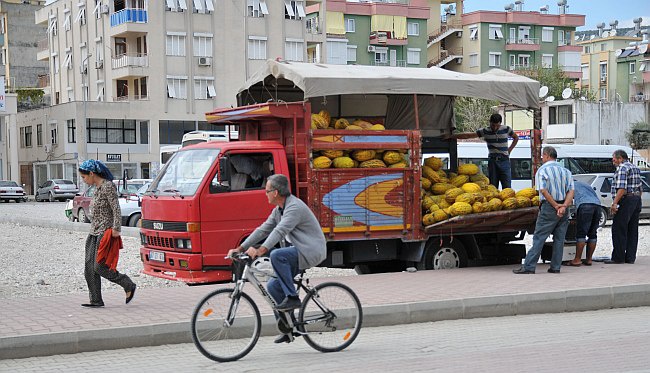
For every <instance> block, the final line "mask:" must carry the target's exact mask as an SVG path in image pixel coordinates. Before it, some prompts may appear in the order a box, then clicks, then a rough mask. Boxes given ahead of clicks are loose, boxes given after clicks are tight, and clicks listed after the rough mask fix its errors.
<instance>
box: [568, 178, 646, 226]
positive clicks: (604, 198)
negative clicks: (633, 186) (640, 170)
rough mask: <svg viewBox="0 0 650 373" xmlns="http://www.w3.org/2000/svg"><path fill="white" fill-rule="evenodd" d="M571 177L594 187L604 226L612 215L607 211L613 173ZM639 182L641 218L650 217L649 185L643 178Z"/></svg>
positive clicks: (610, 198) (601, 224) (609, 203)
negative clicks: (640, 183)
mask: <svg viewBox="0 0 650 373" xmlns="http://www.w3.org/2000/svg"><path fill="white" fill-rule="evenodd" d="M573 179H574V180H579V181H582V182H584V183H587V184H588V185H591V187H592V188H594V190H595V191H596V194H597V195H598V198H599V199H600V207H601V208H600V226H601V227H603V226H605V223H606V222H607V220H608V219H611V218H612V217H613V216H612V215H611V213H610V211H609V207H610V206H611V205H612V191H611V188H612V181H613V180H614V174H609V173H608V174H581V175H573ZM641 182H642V183H643V194H642V195H641V218H650V185H648V183H646V182H645V181H644V180H643V179H642V180H641Z"/></svg>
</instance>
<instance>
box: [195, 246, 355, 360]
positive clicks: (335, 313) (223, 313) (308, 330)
mask: <svg viewBox="0 0 650 373" xmlns="http://www.w3.org/2000/svg"><path fill="white" fill-rule="evenodd" d="M232 259H233V260H234V261H235V262H238V263H241V264H243V268H242V269H241V270H240V271H235V273H236V282H235V287H233V288H225V289H218V290H215V291H213V292H212V293H210V294H208V295H206V296H205V297H204V298H203V299H201V300H200V301H199V303H198V304H197V305H196V307H195V308H194V311H193V313H192V323H191V326H192V340H193V341H194V344H195V345H196V348H197V349H198V350H199V351H200V352H201V353H202V354H203V355H204V356H205V357H207V358H208V359H212V360H215V361H218V362H228V361H235V360H239V359H241V358H243V357H244V356H246V355H247V354H248V353H249V352H251V350H252V349H253V348H254V347H255V344H256V343H257V341H258V339H259V337H260V332H261V317H260V311H259V309H258V307H257V304H256V303H255V301H254V300H253V299H252V298H251V297H250V296H249V295H248V294H246V293H244V285H245V284H246V283H247V282H250V283H251V284H253V285H254V288H255V289H256V290H257V291H258V292H259V293H260V294H261V295H262V297H263V298H264V299H265V300H266V301H267V302H268V303H269V305H270V306H271V308H272V309H273V311H274V313H275V314H276V319H277V326H278V329H279V331H280V332H282V333H284V334H287V335H288V336H289V338H290V341H294V339H295V337H304V338H305V341H306V342H307V344H308V345H309V346H311V347H312V348H314V349H316V350H317V351H320V352H336V351H341V350H343V349H345V348H346V347H348V346H349V345H351V344H352V342H354V340H355V339H356V338H357V336H358V335H359V332H360V330H361V323H362V319H363V311H362V309H361V302H360V301H359V298H358V297H357V295H356V294H355V293H354V292H353V291H352V289H350V288H349V287H348V286H346V285H344V284H341V283H338V282H324V283H321V284H318V285H316V286H311V285H309V279H308V278H304V277H303V275H304V271H301V272H300V274H299V275H298V276H296V278H295V279H294V283H295V284H296V285H297V289H298V293H299V294H300V291H304V292H305V294H306V295H305V297H304V299H303V301H302V304H301V306H300V308H299V312H298V317H297V318H296V316H295V314H294V311H286V312H282V311H278V310H277V309H276V307H277V304H276V302H275V300H274V299H273V298H272V297H271V295H270V294H269V293H268V291H267V290H266V288H265V287H264V285H263V284H262V282H263V281H261V279H262V278H263V277H262V276H264V277H266V276H269V274H268V273H267V272H265V271H263V270H262V269H258V268H256V267H255V266H253V259H252V258H251V257H249V256H248V255H246V254H237V255H236V256H235V257H233V258H232ZM269 264H270V263H269ZM271 276H272V277H275V274H272V275H271Z"/></svg>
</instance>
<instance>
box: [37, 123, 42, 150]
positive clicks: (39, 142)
mask: <svg viewBox="0 0 650 373" xmlns="http://www.w3.org/2000/svg"><path fill="white" fill-rule="evenodd" d="M36 145H37V146H43V125H42V124H37V125H36Z"/></svg>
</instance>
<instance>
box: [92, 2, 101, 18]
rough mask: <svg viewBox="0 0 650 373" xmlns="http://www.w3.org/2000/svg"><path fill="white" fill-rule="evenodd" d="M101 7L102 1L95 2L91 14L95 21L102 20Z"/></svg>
mask: <svg viewBox="0 0 650 373" xmlns="http://www.w3.org/2000/svg"><path fill="white" fill-rule="evenodd" d="M101 7H102V0H95V8H94V9H93V14H94V15H95V19H100V18H102V12H101Z"/></svg>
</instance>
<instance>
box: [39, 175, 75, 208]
mask: <svg viewBox="0 0 650 373" xmlns="http://www.w3.org/2000/svg"><path fill="white" fill-rule="evenodd" d="M77 193H79V188H77V186H76V185H75V183H73V182H72V181H71V180H64V179H51V180H48V181H46V182H45V183H43V185H41V186H39V187H38V189H36V193H34V199H35V200H36V202H40V201H50V202H54V201H65V200H68V199H73V198H74V196H75V195H76V194H77Z"/></svg>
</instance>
